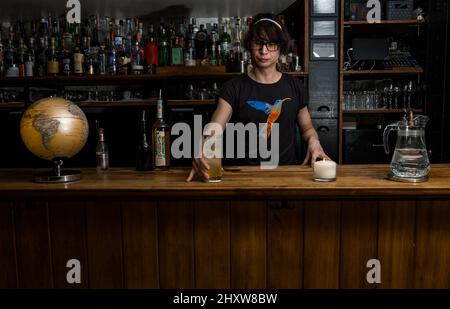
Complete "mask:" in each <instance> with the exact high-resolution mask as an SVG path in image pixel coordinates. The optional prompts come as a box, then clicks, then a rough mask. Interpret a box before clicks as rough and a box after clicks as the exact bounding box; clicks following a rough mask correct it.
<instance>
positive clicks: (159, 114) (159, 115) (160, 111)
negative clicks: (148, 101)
mask: <svg viewBox="0 0 450 309" xmlns="http://www.w3.org/2000/svg"><path fill="white" fill-rule="evenodd" d="M162 105H163V104H162V100H161V99H158V102H157V104H156V118H158V119H162V118H163V106H162Z"/></svg>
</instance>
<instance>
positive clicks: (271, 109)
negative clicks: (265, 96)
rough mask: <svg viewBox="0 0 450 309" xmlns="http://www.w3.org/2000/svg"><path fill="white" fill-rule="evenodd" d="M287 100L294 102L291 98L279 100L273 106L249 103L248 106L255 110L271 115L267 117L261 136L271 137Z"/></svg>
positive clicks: (258, 102) (264, 103)
mask: <svg viewBox="0 0 450 309" xmlns="http://www.w3.org/2000/svg"><path fill="white" fill-rule="evenodd" d="M286 100H292V99H291V98H285V99H282V100H281V99H278V100H275V102H274V104H273V105H270V104H269V103H266V102H261V101H247V104H248V105H250V106H251V107H253V108H254V109H257V110H260V111H263V112H264V113H266V115H269V116H268V117H267V122H266V124H265V125H264V126H263V127H262V129H261V131H260V132H259V136H260V137H263V138H265V139H267V138H268V137H269V136H270V132H271V131H272V124H273V123H274V122H275V121H277V119H278V117H280V114H281V108H282V107H283V103H284V102H285V101H286Z"/></svg>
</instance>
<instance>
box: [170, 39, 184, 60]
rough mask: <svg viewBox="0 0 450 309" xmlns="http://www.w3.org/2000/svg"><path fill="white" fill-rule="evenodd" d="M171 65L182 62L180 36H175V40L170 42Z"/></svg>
mask: <svg viewBox="0 0 450 309" xmlns="http://www.w3.org/2000/svg"><path fill="white" fill-rule="evenodd" d="M171 55H172V61H171V62H172V65H181V64H183V48H182V47H181V45H180V37H178V36H177V37H176V38H175V42H173V44H172V52H171Z"/></svg>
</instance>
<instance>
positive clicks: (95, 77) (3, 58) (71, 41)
mask: <svg viewBox="0 0 450 309" xmlns="http://www.w3.org/2000/svg"><path fill="white" fill-rule="evenodd" d="M64 16H65V15H61V16H60V17H56V18H55V17H53V16H46V17H44V18H41V19H40V20H31V21H25V22H22V21H11V22H3V23H2V29H1V32H0V35H1V37H0V82H1V83H2V84H12V83H19V84H24V85H25V84H27V83H44V82H70V83H88V82H100V83H102V82H104V83H111V82H122V81H124V80H128V81H130V82H139V81H147V80H152V79H164V78H171V77H187V78H188V77H192V76H193V77H198V78H201V77H217V78H218V77H225V78H227V77H231V76H234V75H236V74H241V73H244V72H245V71H247V70H249V69H250V68H251V59H250V57H249V53H248V52H247V51H246V50H245V48H244V46H243V40H244V34H245V33H246V31H247V29H248V26H249V25H250V23H251V22H252V19H251V17H232V18H220V19H219V18H203V19H202V18H192V19H189V18H187V17H182V18H172V19H170V20H163V19H162V20H161V22H160V24H153V23H147V22H144V21H142V20H139V19H137V18H125V19H113V18H110V17H106V16H105V17H101V16H90V17H89V18H87V19H85V20H82V22H81V23H80V24H76V23H75V24H69V23H67V22H66V21H65V18H64ZM211 20H213V21H211ZM205 21H208V22H205ZM296 45H297V44H296V43H295V42H294V43H293V44H290V46H291V48H290V49H289V50H288V53H287V54H286V55H283V56H282V57H280V59H281V60H280V63H279V68H280V70H282V71H284V72H293V74H294V75H299V76H302V75H304V73H303V72H302V71H301V65H302V64H301V63H300V60H299V57H298V56H297V46H296ZM227 74H228V75H227Z"/></svg>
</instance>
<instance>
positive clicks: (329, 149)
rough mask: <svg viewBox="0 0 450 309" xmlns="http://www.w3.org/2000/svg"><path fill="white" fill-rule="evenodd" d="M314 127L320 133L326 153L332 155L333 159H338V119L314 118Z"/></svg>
mask: <svg viewBox="0 0 450 309" xmlns="http://www.w3.org/2000/svg"><path fill="white" fill-rule="evenodd" d="M312 122H313V125H314V128H315V129H316V131H317V134H318V135H319V139H320V143H321V144H322V148H323V150H324V151H325V153H326V154H327V155H328V156H330V158H331V159H332V160H333V161H337V160H338V147H337V138H338V121H337V119H336V118H331V119H326V118H322V119H317V118H313V119H312Z"/></svg>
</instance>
